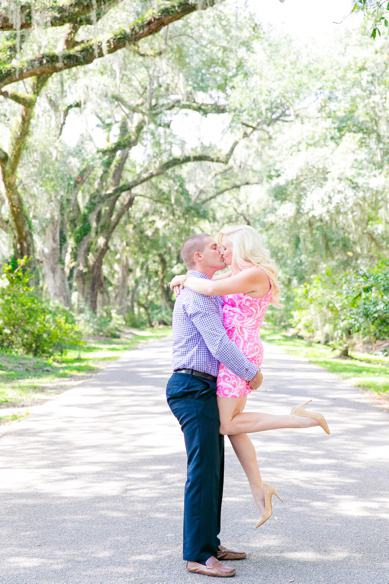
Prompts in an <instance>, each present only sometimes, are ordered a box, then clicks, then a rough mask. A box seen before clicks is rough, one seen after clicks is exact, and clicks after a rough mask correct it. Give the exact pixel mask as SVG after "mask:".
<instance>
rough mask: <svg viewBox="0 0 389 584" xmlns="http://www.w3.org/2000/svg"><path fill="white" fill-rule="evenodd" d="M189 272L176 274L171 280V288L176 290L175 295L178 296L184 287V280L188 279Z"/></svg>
mask: <svg viewBox="0 0 389 584" xmlns="http://www.w3.org/2000/svg"><path fill="white" fill-rule="evenodd" d="M187 277H188V275H187V274H181V275H180V276H174V278H173V280H172V281H171V282H170V288H171V289H172V290H173V292H174V296H175V297H176V298H177V296H178V295H179V293H180V292H181V290H182V289H183V287H184V282H185V280H186V279H187Z"/></svg>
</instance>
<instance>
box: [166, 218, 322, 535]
mask: <svg viewBox="0 0 389 584" xmlns="http://www.w3.org/2000/svg"><path fill="white" fill-rule="evenodd" d="M218 244H219V245H220V246H221V254H222V256H223V259H224V261H225V263H226V265H227V266H230V271H229V272H227V273H226V274H222V275H220V276H216V277H214V279H213V280H206V279H201V278H195V277H193V276H192V277H191V276H186V275H185V276H176V277H175V278H174V279H173V280H172V281H171V283H170V287H171V288H172V289H174V290H175V292H176V293H179V290H180V289H181V288H182V287H183V286H185V287H187V288H189V289H191V290H193V291H194V292H198V293H199V294H205V295H207V296H223V324H224V327H225V328H226V331H227V335H228V336H229V338H230V339H231V340H232V341H233V342H234V343H235V344H236V345H237V346H238V347H239V348H240V349H241V350H242V352H243V353H244V354H245V355H246V357H247V358H248V359H249V360H250V361H252V362H253V363H255V364H256V365H258V367H259V366H260V365H261V363H262V359H263V347H262V342H261V339H260V333H259V327H260V325H261V324H262V323H263V319H264V316H265V313H266V310H267V307H268V306H269V304H270V303H271V304H273V305H274V306H277V307H279V306H280V305H279V296H280V289H279V286H278V283H277V280H278V274H277V270H276V267H275V264H274V262H273V260H271V259H270V257H269V254H268V252H267V250H266V249H265V248H264V247H263V246H262V243H261V239H260V236H259V234H258V233H257V231H255V229H253V228H252V227H249V226H248V225H238V226H235V227H228V228H225V229H223V230H222V231H221V232H220V233H219V235H218ZM250 391H251V389H250V387H249V385H248V383H247V381H246V380H244V379H241V378H240V377H238V376H237V375H235V374H234V373H232V372H231V371H229V370H228V369H227V367H225V366H224V365H223V364H220V369H219V374H218V378H217V391H216V395H217V401H218V407H219V413H220V432H221V433H222V434H225V435H228V436H229V438H230V440H231V444H232V446H233V449H234V451H235V453H236V455H237V457H238V459H239V461H240V463H241V465H242V467H243V469H244V471H245V473H246V476H247V478H248V481H249V484H250V488H251V492H252V494H253V497H254V500H255V503H256V505H257V507H258V509H259V511H260V513H261V519H260V521H259V522H258V523H257V525H256V527H259V526H260V525H262V524H263V523H265V521H267V519H269V517H270V516H271V514H272V502H271V500H272V496H273V495H276V496H277V497H278V498H279V499H280V497H279V495H278V494H277V492H276V490H275V488H274V487H273V486H272V485H267V484H264V483H263V482H262V478H261V474H260V471H259V468H258V462H257V457H256V452H255V449H254V446H253V444H252V442H251V440H250V438H249V437H248V436H247V432H248V433H250V432H261V431H264V430H272V429H276V428H308V427H312V426H319V425H320V426H321V427H322V428H323V429H324V431H325V432H327V434H329V433H330V431H329V428H328V425H327V422H326V421H325V419H324V417H323V416H322V415H321V414H315V413H313V412H307V411H306V410H305V409H304V406H305V405H307V404H304V406H296V407H294V408H293V409H292V411H291V413H290V414H289V415H288V416H275V415H271V414H262V413H245V412H243V410H244V407H245V404H246V399H247V395H248V394H249V393H250ZM307 403H309V402H307Z"/></svg>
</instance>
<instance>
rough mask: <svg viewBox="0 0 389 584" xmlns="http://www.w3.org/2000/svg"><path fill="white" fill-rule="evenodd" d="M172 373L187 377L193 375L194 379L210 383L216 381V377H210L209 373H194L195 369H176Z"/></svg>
mask: <svg viewBox="0 0 389 584" xmlns="http://www.w3.org/2000/svg"><path fill="white" fill-rule="evenodd" d="M174 373H186V374H187V375H193V376H195V377H204V378H205V379H209V380H210V381H216V379H217V377H215V376H214V375H210V374H209V373H203V372H202V371H196V370H195V369H176V370H175V371H174Z"/></svg>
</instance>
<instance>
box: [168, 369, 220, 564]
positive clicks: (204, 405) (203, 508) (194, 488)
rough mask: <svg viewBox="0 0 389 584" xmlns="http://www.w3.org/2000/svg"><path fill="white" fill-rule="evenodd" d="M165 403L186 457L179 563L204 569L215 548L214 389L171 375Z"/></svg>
mask: <svg viewBox="0 0 389 584" xmlns="http://www.w3.org/2000/svg"><path fill="white" fill-rule="evenodd" d="M166 397H167V401H168V404H169V407H170V409H171V410H172V412H173V414H174V415H175V417H176V418H177V420H178V421H179V423H180V425H181V430H182V431H183V433H184V438H185V447H186V454H187V480H186V484H185V504H184V534H183V535H184V546H183V558H184V560H186V561H191V562H202V563H204V562H205V561H206V560H207V559H208V558H209V557H210V556H215V557H216V556H217V551H218V545H219V544H220V540H219V538H218V535H219V532H220V514H221V504H222V496H223V477H224V436H222V435H221V434H219V427H220V420H219V410H218V407H217V401H216V383H215V382H214V381H208V380H207V379H204V378H202V377H193V376H192V375H187V374H185V373H173V375H172V377H171V378H170V379H169V381H168V384H167V388H166Z"/></svg>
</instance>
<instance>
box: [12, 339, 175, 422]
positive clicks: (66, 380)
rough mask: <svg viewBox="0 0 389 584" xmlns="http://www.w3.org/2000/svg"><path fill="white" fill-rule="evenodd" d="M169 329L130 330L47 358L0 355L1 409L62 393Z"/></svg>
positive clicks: (16, 417) (18, 415) (93, 340)
mask: <svg viewBox="0 0 389 584" xmlns="http://www.w3.org/2000/svg"><path fill="white" fill-rule="evenodd" d="M170 331H171V329H169V328H163V329H140V330H137V329H131V333H130V334H129V333H128V332H125V333H124V334H123V335H122V337H121V338H120V339H107V338H101V339H95V338H94V339H91V340H89V341H88V342H87V344H86V345H85V346H84V347H82V348H81V349H77V350H74V351H73V350H70V351H68V352H67V353H65V354H63V355H55V356H53V357H50V358H48V359H36V358H34V357H21V356H15V355H11V354H9V353H3V352H0V414H1V408H11V407H26V406H30V405H33V404H34V403H39V402H41V401H42V400H45V399H48V398H49V397H51V396H53V395H55V394H58V393H61V392H62V391H64V389H66V388H67V387H69V384H70V383H71V382H74V380H77V381H79V380H81V379H82V378H84V377H85V376H86V375H88V374H89V375H90V374H92V373H94V372H95V371H97V370H98V369H101V368H103V367H105V366H106V365H107V364H108V362H109V361H112V360H115V359H118V358H119V357H120V356H121V355H122V353H123V352H124V351H128V350H130V349H134V348H135V347H137V346H138V345H139V343H140V342H142V341H147V340H150V339H158V338H162V337H164V336H166V335H167V334H169V332H170ZM25 415H28V414H27V413H26V412H24V413H23V414H18V413H16V414H15V413H12V415H10V416H1V415H0V423H4V422H9V421H12V420H13V419H18V418H19V417H24V416H25Z"/></svg>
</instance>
